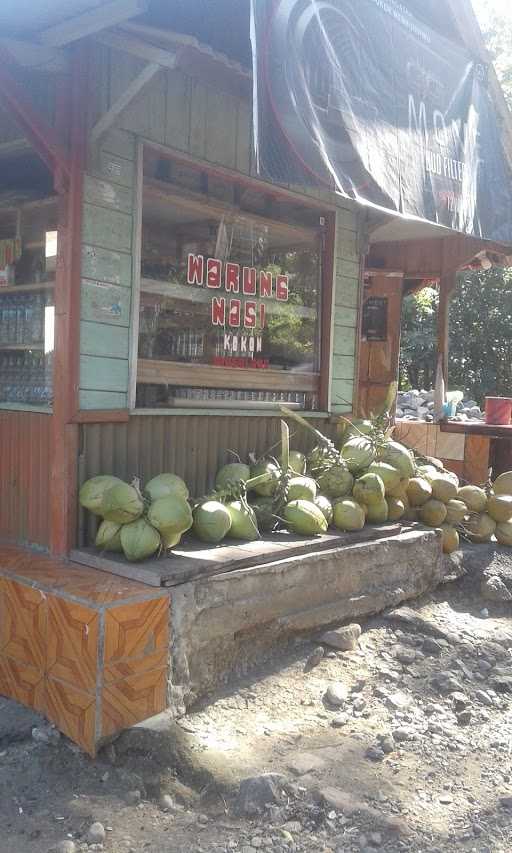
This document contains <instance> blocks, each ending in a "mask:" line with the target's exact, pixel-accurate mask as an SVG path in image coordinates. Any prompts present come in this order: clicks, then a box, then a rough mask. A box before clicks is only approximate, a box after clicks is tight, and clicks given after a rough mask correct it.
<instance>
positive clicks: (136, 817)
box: [0, 557, 512, 853]
mask: <svg viewBox="0 0 512 853" xmlns="http://www.w3.org/2000/svg"><path fill="white" fill-rule="evenodd" d="M500 560H501V565H502V567H503V568H504V569H505V572H506V571H511V569H512V558H510V559H509V563H508V565H507V561H506V560H505V562H504V560H503V558H501V557H500ZM480 583H481V572H480V570H478V571H470V572H469V574H468V575H466V576H465V577H464V578H462V579H460V580H458V581H455V582H453V583H450V584H445V585H443V586H442V587H440V588H439V589H438V590H437V591H435V592H434V593H433V594H432V595H431V596H428V597H427V598H424V599H422V600H421V601H417V602H414V603H411V604H409V605H408V606H403V607H400V608H398V609H397V610H396V611H394V612H392V613H387V614H383V615H382V616H379V617H375V618H373V619H371V620H369V621H368V622H367V623H365V624H362V625H361V627H362V635H361V637H360V639H359V643H358V645H357V648H355V649H354V650H352V651H348V652H337V651H335V650H334V649H333V648H332V647H330V646H329V645H326V644H324V645H322V646H319V638H318V637H316V638H313V640H312V641H311V642H309V643H304V642H301V643H297V644H296V645H295V646H293V647H292V648H290V647H287V648H283V650H282V654H280V656H279V659H278V660H277V661H276V660H274V661H273V663H272V665H269V666H267V667H266V668H264V669H262V670H261V671H258V672H255V673H252V674H251V675H250V677H247V678H246V679H244V680H242V681H239V682H238V683H237V684H236V685H234V686H233V687H232V688H231V689H230V690H229V691H226V692H225V693H224V694H223V695H219V696H217V697H214V698H213V699H212V701H211V702H210V703H209V704H208V705H204V706H202V707H201V708H197V709H196V710H195V711H193V712H192V713H189V715H188V716H187V717H185V718H183V719H182V720H180V721H178V722H177V723H173V722H172V721H171V720H170V719H167V718H166V717H165V715H164V716H163V717H161V718H160V719H158V720H156V721H152V722H151V723H149V724H148V725H145V726H142V727H138V728H136V729H133V730H131V731H130V732H128V733H126V734H125V735H123V736H122V737H121V738H120V739H119V740H118V741H117V742H116V743H115V744H114V745H113V746H111V747H109V748H107V749H106V750H105V751H104V752H103V753H102V755H101V756H100V758H99V759H98V760H97V761H91V760H90V759H88V758H87V757H85V756H84V755H83V754H81V753H80V751H79V750H78V749H77V748H76V747H75V746H73V745H72V744H71V743H70V742H69V741H67V740H66V739H65V738H64V737H56V736H55V733H54V732H53V731H52V730H51V729H49V728H48V727H47V726H46V724H45V723H44V721H41V720H39V719H37V718H34V716H33V715H32V714H30V713H28V712H26V711H24V710H23V709H21V708H19V707H18V706H16V705H15V704H14V703H12V702H8V701H6V700H2V699H0V829H1V837H0V853H48V851H50V850H58V851H59V852H60V851H62V853H74V851H92V850H105V851H106V852H107V853H142V851H144V853H210V851H225V853H227V851H239V853H255V851H259V850H262V851H268V853H276V851H311V853H312V851H315V853H356V851H357V853H359V851H362V853H376V851H386V853H398V851H407V853H439V851H467V853H470V851H471V853H510V851H512V705H511V700H512V618H511V617H512V607H511V604H510V603H507V602H496V603H495V602H489V601H487V600H484V599H483V598H482V597H481V591H480ZM327 691H329V696H326V693H327ZM333 702H334V703H337V705H338V707H335V706H334V704H333ZM33 726H36V729H35V731H34V732H33ZM269 773H270V774H278V775H271V776H269V775H268V774H269ZM247 778H252V779H253V781H252V782H249V783H247V782H245V783H242V788H241V794H239V793H238V789H239V783H240V781H241V780H244V779H247ZM258 809H259V811H258ZM94 822H99V823H101V824H102V827H99V828H98V827H96V831H97V832H98V833H99V835H96V836H94V833H93V835H90V834H89V833H90V831H91V825H92V824H93V823H94ZM102 829H103V832H102V831H101V830H102ZM103 835H104V839H103ZM95 838H97V839H98V841H99V843H94V839H95ZM65 842H67V843H65ZM59 845H60V846H59Z"/></svg>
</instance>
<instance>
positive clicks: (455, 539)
mask: <svg viewBox="0 0 512 853" xmlns="http://www.w3.org/2000/svg"><path fill="white" fill-rule="evenodd" d="M441 530H442V531H443V551H444V553H445V554H453V552H454V551H456V550H457V548H458V547H459V544H460V540H459V534H458V533H457V531H456V530H455V527H452V526H451V524H442V525H441Z"/></svg>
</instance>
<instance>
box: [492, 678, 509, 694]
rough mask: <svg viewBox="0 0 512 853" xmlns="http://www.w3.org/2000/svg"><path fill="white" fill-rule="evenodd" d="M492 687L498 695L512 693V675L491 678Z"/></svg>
mask: <svg viewBox="0 0 512 853" xmlns="http://www.w3.org/2000/svg"><path fill="white" fill-rule="evenodd" d="M491 687H492V688H493V690H495V691H496V693H512V675H495V676H493V678H491Z"/></svg>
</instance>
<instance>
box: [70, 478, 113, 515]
mask: <svg viewBox="0 0 512 853" xmlns="http://www.w3.org/2000/svg"><path fill="white" fill-rule="evenodd" d="M122 482H123V481H122V480H120V479H119V477H111V476H110V475H109V474H100V475H99V476H98V477H92V479H91V480H87V482H86V483H84V484H83V486H82V488H81V489H80V494H79V496H78V499H79V501H80V504H81V506H83V507H84V508H85V509H88V510H89V512H92V513H94V515H103V498H104V497H105V493H106V492H108V490H109V489H111V488H112V487H113V486H119V485H120V484H121V483H122Z"/></svg>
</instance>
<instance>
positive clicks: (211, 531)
mask: <svg viewBox="0 0 512 853" xmlns="http://www.w3.org/2000/svg"><path fill="white" fill-rule="evenodd" d="M193 518H194V523H193V525H192V532H193V533H194V535H195V536H197V538H198V539H200V540H201V542H212V543H214V544H215V543H217V542H222V540H223V539H224V538H225V536H226V535H227V534H228V532H229V528H230V527H231V516H230V514H229V511H228V509H227V508H226V507H225V506H224V504H222V503H220V501H205V502H204V503H203V504H199V506H197V507H196V508H195V510H194V512H193Z"/></svg>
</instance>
